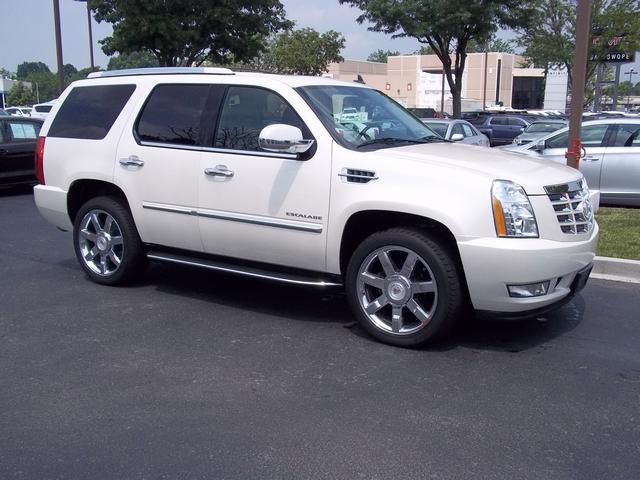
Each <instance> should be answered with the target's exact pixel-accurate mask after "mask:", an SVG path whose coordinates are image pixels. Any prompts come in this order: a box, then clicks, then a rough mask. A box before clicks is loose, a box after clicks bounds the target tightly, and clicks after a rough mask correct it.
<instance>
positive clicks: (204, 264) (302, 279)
mask: <svg viewBox="0 0 640 480" xmlns="http://www.w3.org/2000/svg"><path fill="white" fill-rule="evenodd" d="M147 258H149V260H157V261H159V262H168V263H177V264H180V265H189V266H192V267H200V268H207V269H209V270H216V271H218V272H225V273H233V274H236V275H244V276H247V277H253V278H261V279H263V280H272V281H276V282H283V283H290V284H294V285H307V286H312V287H323V288H324V287H341V286H342V283H339V282H335V281H331V280H329V279H322V278H319V277H320V276H321V274H317V275H318V277H311V276H305V275H304V274H298V273H289V272H274V271H271V270H266V269H261V268H256V267H247V266H238V265H234V264H231V263H225V262H221V261H217V260H209V259H202V258H193V257H188V256H183V255H177V254H174V253H165V252H154V251H150V252H148V253H147Z"/></svg>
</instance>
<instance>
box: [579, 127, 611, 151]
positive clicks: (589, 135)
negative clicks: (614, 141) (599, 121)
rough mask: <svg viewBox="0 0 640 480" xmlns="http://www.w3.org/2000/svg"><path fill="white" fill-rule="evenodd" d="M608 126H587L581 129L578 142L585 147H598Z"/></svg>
mask: <svg viewBox="0 0 640 480" xmlns="http://www.w3.org/2000/svg"><path fill="white" fill-rule="evenodd" d="M608 128H609V125H589V126H587V127H582V132H581V134H580V141H581V142H582V144H583V145H584V146H585V147H599V146H600V145H602V140H604V136H605V134H606V133H607V129H608Z"/></svg>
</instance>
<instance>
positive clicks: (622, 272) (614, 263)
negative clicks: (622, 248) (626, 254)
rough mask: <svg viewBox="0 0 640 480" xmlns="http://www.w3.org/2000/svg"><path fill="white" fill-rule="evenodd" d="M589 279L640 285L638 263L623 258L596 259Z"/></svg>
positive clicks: (639, 265) (639, 263) (639, 262)
mask: <svg viewBox="0 0 640 480" xmlns="http://www.w3.org/2000/svg"><path fill="white" fill-rule="evenodd" d="M590 277H591V278H599V279H602V280H614V281H616V282H629V283H640V261H638V260H626V259H624V258H612V257H596V258H595V260H594V262H593V270H592V271H591V275H590Z"/></svg>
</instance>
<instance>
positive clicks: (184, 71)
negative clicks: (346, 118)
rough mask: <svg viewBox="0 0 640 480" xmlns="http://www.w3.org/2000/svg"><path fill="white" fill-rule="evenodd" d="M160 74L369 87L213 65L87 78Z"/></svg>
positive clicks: (95, 74) (110, 72)
mask: <svg viewBox="0 0 640 480" xmlns="http://www.w3.org/2000/svg"><path fill="white" fill-rule="evenodd" d="M142 75H144V76H159V75H212V76H218V75H219V76H227V75H228V76H231V75H233V76H235V77H240V78H243V77H249V78H251V77H261V78H270V79H273V80H275V81H278V82H281V83H284V84H286V85H289V86H290V87H292V88H295V87H301V86H310V85H342V86H354V87H364V88H369V87H367V86H366V85H362V84H360V83H357V82H345V81H341V80H334V79H331V78H326V77H311V76H304V75H278V74H272V73H258V72H236V71H233V70H230V69H228V68H213V67H156V68H132V69H127V70H107V71H101V72H93V73H90V74H89V75H88V76H87V78H88V79H95V78H114V77H136V76H142Z"/></svg>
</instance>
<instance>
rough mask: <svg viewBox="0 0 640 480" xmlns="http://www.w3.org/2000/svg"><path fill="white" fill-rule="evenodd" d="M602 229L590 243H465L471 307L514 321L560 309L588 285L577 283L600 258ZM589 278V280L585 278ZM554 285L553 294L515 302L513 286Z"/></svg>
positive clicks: (487, 240)
mask: <svg viewBox="0 0 640 480" xmlns="http://www.w3.org/2000/svg"><path fill="white" fill-rule="evenodd" d="M598 235H599V229H598V225H597V224H596V225H595V226H594V229H593V231H592V232H591V236H590V237H589V238H588V239H587V240H583V241H577V242H558V241H553V240H544V239H524V238H523V239H520V238H509V239H508V238H480V239H473V240H469V241H459V242H458V248H459V250H460V257H461V259H462V264H463V266H464V272H465V276H466V279H467V286H468V288H469V295H470V297H471V302H472V304H473V307H474V308H475V309H476V310H486V311H491V312H500V313H504V314H507V315H504V316H511V317H520V316H529V315H535V314H536V313H540V312H542V311H543V310H544V311H548V310H549V309H551V308H557V307H558V306H560V304H562V303H564V302H563V300H564V301H567V300H568V299H569V298H570V297H571V296H572V295H574V294H575V293H577V291H579V290H580V289H581V288H582V287H583V286H584V281H586V277H588V273H587V274H586V275H582V276H581V278H580V280H581V281H582V280H584V281H582V282H581V285H575V284H574V281H575V280H576V277H577V276H578V274H579V273H580V272H583V271H585V270H589V268H590V266H591V265H592V263H593V259H594V258H595V251H596V247H597V245H598ZM583 277H584V278H583ZM547 280H548V281H550V285H551V286H550V288H549V291H548V293H547V294H545V295H541V296H538V297H529V298H514V297H510V296H509V292H508V290H507V285H522V284H529V283H535V282H543V281H547Z"/></svg>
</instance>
